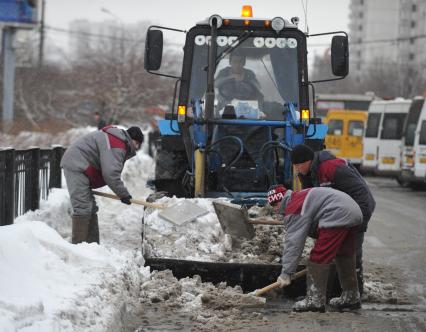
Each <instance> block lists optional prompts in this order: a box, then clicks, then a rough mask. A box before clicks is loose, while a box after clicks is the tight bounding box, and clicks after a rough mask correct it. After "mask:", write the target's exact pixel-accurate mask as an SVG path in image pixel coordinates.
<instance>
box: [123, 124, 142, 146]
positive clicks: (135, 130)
mask: <svg viewBox="0 0 426 332" xmlns="http://www.w3.org/2000/svg"><path fill="white" fill-rule="evenodd" d="M127 133H128V134H129V136H130V138H131V139H134V140H135V141H138V142H139V143H140V144H142V143H143V134H142V130H141V129H140V128H139V127H130V128H129V129H127Z"/></svg>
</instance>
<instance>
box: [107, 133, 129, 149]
mask: <svg viewBox="0 0 426 332" xmlns="http://www.w3.org/2000/svg"><path fill="white" fill-rule="evenodd" d="M107 135H108V140H109V145H110V147H111V149H123V150H126V143H124V142H123V141H122V140H121V139H119V138H117V137H115V136H114V135H111V134H108V133H107Z"/></svg>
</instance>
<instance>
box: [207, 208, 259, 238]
mask: <svg viewBox="0 0 426 332" xmlns="http://www.w3.org/2000/svg"><path fill="white" fill-rule="evenodd" d="M213 206H214V209H215V211H216V215H217V218H218V219H219V223H220V226H221V227H222V230H223V231H224V232H225V233H226V234H229V235H231V236H233V237H239V238H247V239H252V238H253V237H254V235H255V232H254V227H253V225H251V224H250V223H249V218H248V215H247V210H246V209H245V208H244V207H242V206H240V205H237V204H232V203H227V202H213Z"/></svg>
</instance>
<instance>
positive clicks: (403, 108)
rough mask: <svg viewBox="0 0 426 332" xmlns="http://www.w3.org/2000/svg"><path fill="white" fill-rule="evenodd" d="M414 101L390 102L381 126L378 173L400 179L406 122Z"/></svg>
mask: <svg viewBox="0 0 426 332" xmlns="http://www.w3.org/2000/svg"><path fill="white" fill-rule="evenodd" d="M411 103H412V101H411V100H406V99H405V100H404V99H395V100H389V101H387V103H386V106H385V112H384V115H383V117H382V122H381V125H380V138H379V147H378V155H377V162H378V163H377V173H378V174H380V175H392V176H396V177H399V175H400V172H401V148H402V146H401V139H402V134H403V131H404V122H405V119H406V117H407V114H408V110H409V109H410V106H411Z"/></svg>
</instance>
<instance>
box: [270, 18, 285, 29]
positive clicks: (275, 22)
mask: <svg viewBox="0 0 426 332" xmlns="http://www.w3.org/2000/svg"><path fill="white" fill-rule="evenodd" d="M271 26H272V29H274V30H275V31H276V32H280V31H281V30H282V29H284V26H285V22H284V19H283V18H282V17H275V18H273V19H272V22H271Z"/></svg>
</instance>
